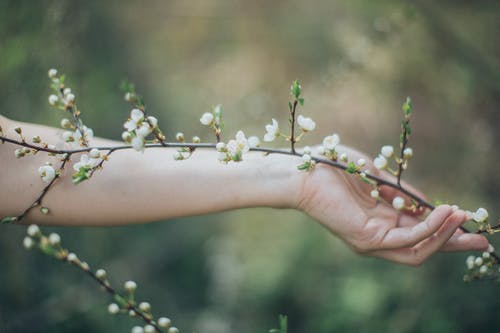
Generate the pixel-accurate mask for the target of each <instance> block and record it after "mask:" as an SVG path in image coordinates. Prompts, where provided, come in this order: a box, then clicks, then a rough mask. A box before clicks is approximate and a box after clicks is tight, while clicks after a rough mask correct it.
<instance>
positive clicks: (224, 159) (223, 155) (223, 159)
mask: <svg viewBox="0 0 500 333" xmlns="http://www.w3.org/2000/svg"><path fill="white" fill-rule="evenodd" d="M217 159H218V160H219V161H221V162H227V160H228V155H227V153H226V152H218V153H217Z"/></svg>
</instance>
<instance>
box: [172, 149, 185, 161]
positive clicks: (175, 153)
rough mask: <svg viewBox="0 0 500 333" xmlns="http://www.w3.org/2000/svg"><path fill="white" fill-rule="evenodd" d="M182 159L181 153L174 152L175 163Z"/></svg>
mask: <svg viewBox="0 0 500 333" xmlns="http://www.w3.org/2000/svg"><path fill="white" fill-rule="evenodd" d="M183 159H184V156H182V153H181V152H180V151H178V150H176V151H175V152H174V160H176V161H180V160H183Z"/></svg>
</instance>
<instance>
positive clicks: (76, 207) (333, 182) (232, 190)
mask: <svg viewBox="0 0 500 333" xmlns="http://www.w3.org/2000/svg"><path fill="white" fill-rule="evenodd" d="M0 126H1V127H2V129H3V132H4V135H6V136H8V137H10V138H15V139H17V138H19V136H18V135H17V134H16V133H15V132H14V128H16V127H21V128H22V129H23V135H24V136H25V137H26V138H31V137H33V136H36V135H38V136H40V137H41V138H42V139H43V140H44V141H45V142H48V143H53V144H59V145H60V147H61V148H62V147H64V145H63V143H62V140H61V132H62V131H61V130H59V129H56V128H52V127H46V126H41V125H34V124H28V123H20V122H16V121H13V120H9V119H7V118H5V117H2V116H0ZM90 145H91V146H118V145H122V143H121V142H116V141H111V140H106V139H101V138H94V139H92V141H91V142H90ZM16 148H17V147H16V146H15V145H13V144H10V143H5V144H0V167H1V172H0V189H1V190H0V217H3V216H12V215H17V214H19V213H20V212H21V211H22V210H23V209H25V208H26V207H28V206H29V205H30V204H31V203H32V202H33V200H34V199H35V198H36V197H37V195H38V194H39V193H40V191H41V190H42V189H43V187H44V183H43V182H42V181H41V179H40V177H39V176H38V173H37V169H38V167H39V166H41V165H43V164H45V162H47V161H50V162H52V163H53V165H54V167H57V166H58V165H59V164H60V161H59V160H58V159H57V158H55V157H49V156H48V155H47V154H46V153H44V152H39V153H38V154H37V155H35V156H31V155H30V156H27V157H24V158H21V159H17V158H16V157H15V156H14V149H16ZM339 150H343V151H345V152H347V153H348V155H349V158H350V159H351V160H357V159H358V158H360V157H363V158H365V159H366V160H367V161H369V160H370V159H369V158H368V157H366V156H364V155H363V154H361V153H359V152H358V151H356V150H353V149H352V148H349V147H345V146H344V147H340V148H339ZM173 152H174V151H173V150H172V149H170V148H160V149H156V148H155V149H147V150H146V151H145V152H144V153H142V154H141V153H138V152H136V151H133V150H122V151H116V152H114V153H113V154H112V155H111V156H110V159H109V161H107V162H105V164H104V169H103V170H101V171H98V172H97V173H96V174H95V175H94V177H93V178H92V179H91V180H89V181H86V182H84V183H82V184H79V185H77V186H75V185H73V184H72V182H71V173H72V172H73V169H72V164H73V163H76V162H78V160H79V156H78V155H74V156H73V157H72V160H71V163H69V165H68V167H67V168H66V171H65V174H64V175H63V177H61V179H59V180H58V181H57V182H56V183H55V185H54V186H53V188H51V190H50V191H49V193H48V194H47V195H46V197H45V198H44V201H43V205H44V206H46V207H49V208H50V214H48V215H43V214H41V213H40V211H39V210H38V209H34V210H32V211H31V212H30V213H29V214H28V215H27V216H26V218H25V219H24V220H23V221H22V222H23V223H37V224H41V225H44V224H47V225H48V224H55V225H65V226H83V225H94V226H97V225H99V226H110V225H120V224H130V223H144V222H151V221H157V220H165V219H171V218H176V217H182V216H192V215H203V214H208V213H214V212H220V211H226V210H232V209H238V208H248V207H264V206H265V207H275V208H292V209H297V210H300V211H303V212H305V213H306V214H307V215H309V216H310V217H312V218H313V219H315V220H316V221H318V222H319V223H321V224H322V225H323V226H325V227H326V228H327V229H328V230H330V231H331V232H332V233H334V234H335V235H337V236H338V237H340V238H341V239H342V240H343V241H344V242H345V243H346V244H347V245H348V246H350V247H351V248H352V249H353V250H354V251H356V252H358V253H360V254H363V255H369V256H375V257H380V258H384V259H387V260H390V261H394V262H398V263H402V264H407V265H419V264H421V263H422V262H424V261H425V260H426V259H427V258H429V257H430V256H431V255H432V254H434V253H435V252H437V251H468V250H487V248H488V241H487V240H486V238H484V237H483V236H481V235H477V234H465V233H463V232H462V231H461V230H459V229H458V228H459V227H460V226H461V225H462V224H463V223H464V222H465V221H466V214H465V212H464V211H462V210H460V209H457V208H456V207H451V206H448V205H441V206H439V207H437V208H436V209H435V210H434V211H433V212H431V213H430V214H428V215H426V216H425V217H423V216H424V215H422V216H418V215H421V213H424V212H419V213H418V214H414V213H413V214H412V213H410V212H399V211H396V210H394V209H393V208H392V207H391V206H390V205H388V204H386V203H384V202H381V201H377V200H375V199H373V198H371V197H370V191H371V187H370V186H368V185H366V184H363V183H361V182H360V180H359V179H358V178H356V177H355V176H352V175H348V174H346V173H345V172H343V171H340V170H338V169H334V168H332V167H330V166H326V165H317V166H316V167H315V169H314V170H313V171H311V172H300V171H298V170H297V165H299V164H301V160H300V158H298V157H295V156H285V155H269V156H263V155H262V154H261V153H257V152H251V153H249V154H246V155H245V156H244V161H243V162H239V163H229V164H227V165H225V164H222V163H220V162H218V161H217V159H216V157H215V152H214V151H213V150H203V149H198V150H197V151H196V152H195V153H194V155H193V156H192V157H191V158H190V159H188V160H185V161H175V160H174V159H173V158H172V155H173ZM368 167H369V168H370V172H371V173H372V174H374V175H378V176H382V177H386V178H390V176H389V175H387V174H385V173H383V172H379V171H378V170H376V169H375V168H373V167H372V166H371V165H368ZM404 186H407V187H408V188H410V189H412V188H411V187H410V186H409V185H408V184H404ZM413 191H415V192H416V190H414V189H413ZM416 193H418V192H416ZM395 195H398V193H397V192H396V191H395V190H393V189H391V188H389V187H382V188H381V196H382V197H383V198H384V199H386V200H387V201H389V202H390V201H392V198H393V197H394V196H395ZM422 220H423V221H422Z"/></svg>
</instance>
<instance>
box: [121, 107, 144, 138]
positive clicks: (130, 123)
mask: <svg viewBox="0 0 500 333" xmlns="http://www.w3.org/2000/svg"><path fill="white" fill-rule="evenodd" d="M143 120H144V113H143V112H142V111H141V110H139V109H132V111H130V119H129V120H127V121H126V122H125V124H123V127H125V128H126V129H127V131H129V132H130V131H133V130H135V129H136V128H137V127H138V126H139V124H140V123H142V121H143Z"/></svg>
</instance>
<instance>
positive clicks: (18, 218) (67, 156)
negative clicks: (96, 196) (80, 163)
mask: <svg viewBox="0 0 500 333" xmlns="http://www.w3.org/2000/svg"><path fill="white" fill-rule="evenodd" d="M70 157H71V153H66V154H65V157H64V158H63V160H62V162H61V165H60V166H59V169H58V172H57V173H56V175H55V176H54V178H53V179H52V180H51V181H50V182H49V183H48V184H47V185H46V186H45V187H44V188H43V190H42V192H40V194H39V195H38V197H37V198H36V199H35V201H33V203H32V204H31V205H30V206H29V207H28V208H26V209H25V210H24V211H23V212H22V213H21V214H19V215H17V216H15V217H14V221H15V222H19V221H21V220H22V219H23V218H24V217H25V216H26V215H27V214H28V213H29V212H30V211H31V210H32V209H33V208H35V207H38V206H40V205H41V204H42V200H43V198H44V197H45V195H46V194H47V192H48V191H49V189H50V188H51V187H52V185H53V184H54V183H55V182H56V181H57V179H59V178H60V177H61V174H62V172H63V171H64V167H65V166H66V163H67V162H68V161H69V160H70Z"/></svg>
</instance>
